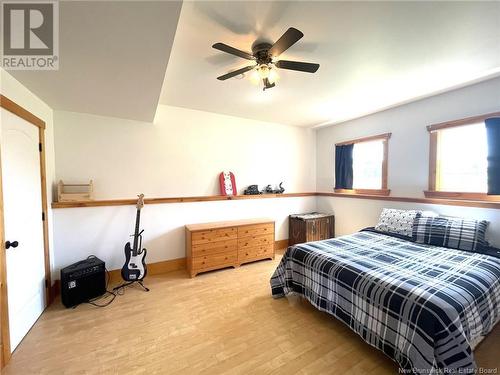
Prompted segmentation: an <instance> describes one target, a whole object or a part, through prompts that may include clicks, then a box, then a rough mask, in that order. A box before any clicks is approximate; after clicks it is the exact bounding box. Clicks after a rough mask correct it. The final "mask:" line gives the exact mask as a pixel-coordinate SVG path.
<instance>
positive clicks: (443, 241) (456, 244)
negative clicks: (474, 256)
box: [413, 216, 489, 252]
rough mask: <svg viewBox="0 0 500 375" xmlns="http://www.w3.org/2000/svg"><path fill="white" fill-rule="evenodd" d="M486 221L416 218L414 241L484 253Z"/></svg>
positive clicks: (454, 218)
mask: <svg viewBox="0 0 500 375" xmlns="http://www.w3.org/2000/svg"><path fill="white" fill-rule="evenodd" d="M488 224H489V223H488V222H487V221H486V220H470V219H462V218H459V217H443V216H437V217H429V216H419V217H417V218H415V222H414V225H413V241H415V242H418V243H423V244H428V245H435V246H442V247H448V248H451V249H459V250H467V251H477V252H481V251H484V249H485V248H486V247H488V246H489V244H488V242H487V241H486V228H487V227H488Z"/></svg>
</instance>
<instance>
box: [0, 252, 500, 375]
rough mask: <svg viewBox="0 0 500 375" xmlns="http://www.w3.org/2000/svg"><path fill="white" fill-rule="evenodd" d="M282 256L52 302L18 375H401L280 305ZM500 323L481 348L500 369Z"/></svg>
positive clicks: (14, 366)
mask: <svg viewBox="0 0 500 375" xmlns="http://www.w3.org/2000/svg"><path fill="white" fill-rule="evenodd" d="M279 259H280V256H277V257H276V260H274V261H261V262H257V263H252V264H248V265H244V266H242V267H240V268H237V269H226V270H221V271H216V272H210V273H207V274H202V275H200V276H197V277H196V278H194V279H190V278H188V276H187V273H186V272H181V271H178V272H172V273H169V274H165V275H161V276H151V277H149V278H148V279H147V285H148V286H149V287H150V288H151V291H150V292H149V293H145V292H143V291H141V290H140V289H135V288H133V289H132V288H130V289H127V290H126V291H125V294H124V295H123V296H119V297H117V299H116V300H115V301H114V302H113V303H112V304H111V305H110V306H109V307H106V308H96V307H93V306H90V305H82V306H79V307H78V308H76V309H65V308H64V307H63V306H62V305H61V303H60V302H59V301H56V302H55V303H54V304H53V305H52V306H50V307H49V308H48V309H47V310H46V311H45V312H44V314H43V315H42V316H41V317H40V319H39V321H38V322H37V323H36V325H35V326H34V327H33V328H32V330H31V331H30V333H29V334H28V335H27V336H26V338H25V339H24V340H23V342H22V343H21V344H20V346H19V347H18V348H17V350H16V351H15V352H14V354H13V356H12V359H11V362H10V363H9V364H8V365H7V366H6V367H5V368H4V369H3V370H2V373H4V374H6V375H12V374H23V375H24V374H58V375H59V374H198V373H199V374H296V373H297V374H365V373H366V374H397V373H398V368H397V365H396V364H395V363H394V362H392V361H391V360H390V359H389V358H387V357H386V356H385V355H384V354H382V353H381V352H379V351H378V350H376V349H374V348H372V347H370V346H369V345H368V344H366V343H364V342H363V341H362V340H361V338H359V337H358V336H357V335H356V334H355V333H353V332H351V331H350V330H349V329H348V328H347V327H346V326H345V325H344V324H342V323H340V322H339V321H337V320H336V319H335V318H333V317H331V316H329V315H327V314H326V313H322V312H319V311H318V310H316V309H315V308H314V307H312V306H311V305H309V304H308V303H307V302H304V301H300V300H288V299H286V298H282V299H278V300H274V299H272V298H271V295H270V287H269V278H270V276H271V274H272V273H273V271H274V269H275V268H276V265H277V263H278V261H279ZM499 348H500V326H497V327H496V328H495V330H494V331H493V332H492V333H491V334H490V336H489V337H488V338H487V339H486V340H484V341H483V343H482V344H481V345H480V347H479V348H478V349H477V351H476V359H477V362H478V364H479V365H480V366H484V367H500V363H499V362H500V359H499V358H500V350H499Z"/></svg>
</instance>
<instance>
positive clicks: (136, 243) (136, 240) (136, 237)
mask: <svg viewBox="0 0 500 375" xmlns="http://www.w3.org/2000/svg"><path fill="white" fill-rule="evenodd" d="M140 221H141V210H140V209H138V210H137V214H136V217H135V232H134V247H133V249H132V250H133V254H134V256H136V255H137V253H138V252H139V249H138V247H139V223H140Z"/></svg>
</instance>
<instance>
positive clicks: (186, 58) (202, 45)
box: [160, 1, 500, 126]
mask: <svg viewBox="0 0 500 375" xmlns="http://www.w3.org/2000/svg"><path fill="white" fill-rule="evenodd" d="M290 26H293V27H296V28H298V29H299V30H301V31H302V32H303V33H304V34H305V36H304V38H302V40H300V41H299V42H298V43H297V44H296V45H295V46H293V47H292V48H290V49H289V50H288V51H287V52H285V53H284V54H283V55H282V56H281V57H282V58H283V59H287V60H301V61H307V62H316V63H320V64H321V67H320V68H319V71H318V72H317V73H316V74H308V73H300V72H292V71H285V70H280V71H279V74H280V80H279V82H278V83H277V86H276V87H275V88H273V89H270V90H267V91H265V92H263V91H262V90H261V87H260V86H255V85H254V84H252V83H251V82H250V80H249V78H248V74H247V77H244V78H241V77H240V78H241V79H238V78H233V79H230V80H227V81H224V82H222V81H218V80H217V79H216V77H217V76H219V75H221V74H223V73H226V72H228V71H230V70H234V69H237V68H240V67H244V66H246V65H249V64H248V61H247V60H243V59H240V58H237V57H233V56H231V55H227V54H224V53H222V52H218V51H216V50H214V49H212V48H211V46H212V44H213V43H215V42H224V43H227V44H229V45H231V46H234V47H236V48H239V49H242V50H246V51H250V47H251V45H252V43H253V42H254V40H255V39H257V38H264V39H270V40H272V41H275V40H277V39H278V38H279V37H280V36H281V34H282V33H283V32H284V31H285V30H286V29H287V28H288V27H290ZM498 73H500V2H485V3H478V2H296V1H286V2H285V1H280V2H254V1H252V2H205V1H203V2H184V4H183V6H182V11H181V16H180V19H179V24H178V28H177V34H176V37H175V42H174V47H173V49H172V53H171V57H170V62H169V64H168V68H167V73H166V75H165V81H164V84H163V89H162V94H161V98H160V102H161V103H163V104H169V105H175V106H180V107H187V108H193V109H198V110H204V111H210V112H217V113H223V114H228V115H233V116H239V117H245V118H252V119H258V120H263V121H270V122H278V123H283V124H290V125H298V126H317V125H322V124H323V125H324V124H328V123H335V122H339V121H342V120H346V119H350V118H354V117H359V116H363V115H366V114H368V113H372V112H375V111H377V110H381V109H384V108H387V107H390V106H393V105H395V104H398V103H403V102H407V101H410V100H414V99H416V98H420V97H424V96H428V95H430V94H432V93H436V92H439V91H443V90H446V89H450V88H454V87H457V86H460V85H463V84H466V83H468V82H472V81H477V80H480V79H482V78H484V77H487V76H494V75H497V74H498Z"/></svg>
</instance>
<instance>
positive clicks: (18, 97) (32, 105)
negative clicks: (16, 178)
mask: <svg viewBox="0 0 500 375" xmlns="http://www.w3.org/2000/svg"><path fill="white" fill-rule="evenodd" d="M0 92H1V93H2V95H4V96H6V97H7V98H9V99H10V100H13V101H14V102H16V103H17V104H19V105H20V106H21V107H23V108H24V109H26V110H28V111H30V112H31V113H33V114H34V115H35V116H37V117H39V118H41V119H42V120H43V121H45V126H46V128H45V157H46V178H47V195H48V202H49V208H48V212H47V220H48V223H49V240H50V241H49V248H50V260H51V265H52V266H53V265H54V245H53V227H54V226H53V219H52V209H51V208H50V202H52V196H53V186H54V181H55V162H54V122H53V111H52V109H51V108H50V107H49V106H48V105H47V104H45V102H43V101H42V100H41V99H40V98H38V97H37V96H36V95H35V94H33V93H32V92H31V91H29V90H28V89H27V88H26V87H25V86H23V85H22V84H21V83H20V82H19V81H17V80H16V79H15V78H14V77H12V75H10V74H9V73H8V72H6V71H5V70H3V69H2V68H0Z"/></svg>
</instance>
